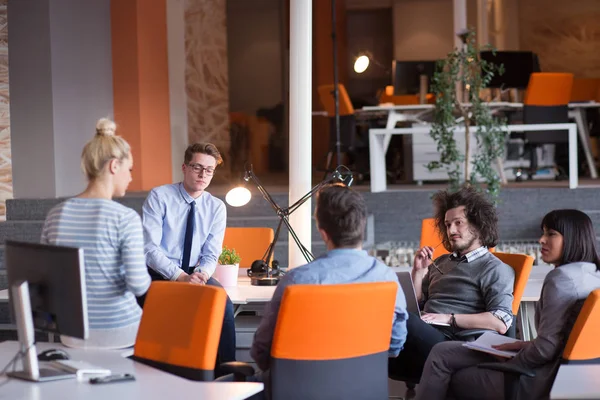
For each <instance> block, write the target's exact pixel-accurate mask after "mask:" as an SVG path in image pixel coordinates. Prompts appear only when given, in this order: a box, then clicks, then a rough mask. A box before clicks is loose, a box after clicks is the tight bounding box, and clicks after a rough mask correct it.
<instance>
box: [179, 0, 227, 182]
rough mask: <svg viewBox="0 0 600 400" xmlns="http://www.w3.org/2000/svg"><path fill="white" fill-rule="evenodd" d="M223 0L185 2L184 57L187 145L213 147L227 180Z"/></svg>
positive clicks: (224, 12)
mask: <svg viewBox="0 0 600 400" xmlns="http://www.w3.org/2000/svg"><path fill="white" fill-rule="evenodd" d="M226 17H227V14H226V0H186V3H185V53H186V70H185V80H186V93H187V112H188V133H189V136H188V137H189V141H190V143H193V142H198V141H202V142H211V143H213V144H215V145H216V146H217V147H218V148H219V150H220V151H221V154H222V155H223V158H224V159H225V162H226V163H225V166H227V167H226V168H223V170H222V171H224V172H226V173H224V174H219V175H215V178H216V179H219V177H220V178H227V177H228V171H229V165H230V164H231V163H229V162H228V158H229V157H228V155H229V148H230V143H231V141H230V137H229V85H228V70H227V27H226Z"/></svg>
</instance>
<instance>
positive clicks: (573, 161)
mask: <svg viewBox="0 0 600 400" xmlns="http://www.w3.org/2000/svg"><path fill="white" fill-rule="evenodd" d="M576 130H577V128H575V127H571V128H569V189H576V188H577V180H578V177H577V175H578V171H577V132H575V131H576Z"/></svg>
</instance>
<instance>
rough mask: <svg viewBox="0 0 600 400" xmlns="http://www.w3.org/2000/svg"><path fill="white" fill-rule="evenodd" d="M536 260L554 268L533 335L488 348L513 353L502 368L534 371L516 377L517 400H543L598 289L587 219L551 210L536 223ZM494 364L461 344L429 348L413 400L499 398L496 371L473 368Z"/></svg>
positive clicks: (598, 267)
mask: <svg viewBox="0 0 600 400" xmlns="http://www.w3.org/2000/svg"><path fill="white" fill-rule="evenodd" d="M541 228H542V236H541V237H540V241H539V242H540V245H541V247H542V260H544V262H545V263H546V264H552V265H554V266H555V268H554V269H553V270H552V271H550V272H549V273H548V275H546V278H545V279H544V283H543V285H542V292H541V294H540V300H539V301H538V303H537V305H536V312H535V326H536V328H537V337H536V338H535V339H533V340H530V341H518V342H514V343H506V344H503V345H498V346H494V347H495V348H496V349H498V350H511V351H516V352H517V354H516V356H515V357H513V358H512V359H510V360H508V361H506V363H508V364H514V365H515V366H519V367H523V368H525V369H531V370H534V371H535V374H536V376H535V377H534V378H527V377H522V378H521V380H520V385H521V386H520V391H519V399H521V398H523V399H532V400H533V399H547V398H548V397H549V395H550V388H551V387H552V382H554V377H555V376H556V373H557V371H558V367H559V363H560V356H561V354H562V352H563V349H564V347H565V344H566V341H567V338H568V337H569V334H570V333H571V330H572V329H573V324H574V323H575V320H576V319H577V316H578V315H579V311H580V310H581V307H582V306H583V303H584V301H585V299H586V298H587V297H588V295H589V294H590V293H591V292H592V291H593V290H595V289H598V288H600V259H599V258H598V252H597V250H596V233H595V232H594V226H593V224H592V221H591V220H590V217H588V216H587V215H586V214H585V213H583V212H581V211H579V210H554V211H551V212H549V213H548V214H546V216H545V217H544V219H543V220H542V223H541ZM494 361H498V360H497V359H496V358H495V357H494V356H492V355H489V354H486V353H482V352H478V351H475V350H470V349H467V348H466V347H463V346H462V343H461V342H456V341H455V342H445V343H439V344H437V345H435V347H434V348H433V350H432V351H431V353H429V357H428V358H427V362H426V363H425V368H424V370H423V375H422V377H421V383H420V384H419V386H418V388H417V397H416V399H417V400H421V399H426V400H436V399H446V398H447V397H451V398H453V399H478V400H492V399H494V400H496V399H497V400H501V399H504V375H503V373H502V372H499V371H493V370H489V369H481V368H478V367H477V364H479V363H484V362H494Z"/></svg>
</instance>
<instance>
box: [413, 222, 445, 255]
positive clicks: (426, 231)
mask: <svg viewBox="0 0 600 400" xmlns="http://www.w3.org/2000/svg"><path fill="white" fill-rule="evenodd" d="M441 243H442V236H441V234H440V232H438V230H437V227H436V226H435V218H425V219H424V220H423V221H422V222H421V242H420V243H419V248H421V247H424V246H430V247H433V248H434V249H435V250H434V251H433V259H434V260H435V259H436V258H438V257H439V256H443V255H444V254H448V253H449V251H448V250H446V248H445V247H444V245H443V244H441Z"/></svg>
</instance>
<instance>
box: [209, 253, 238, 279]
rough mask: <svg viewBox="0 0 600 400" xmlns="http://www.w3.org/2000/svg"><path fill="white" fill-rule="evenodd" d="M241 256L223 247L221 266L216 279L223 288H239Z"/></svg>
mask: <svg viewBox="0 0 600 400" xmlns="http://www.w3.org/2000/svg"><path fill="white" fill-rule="evenodd" d="M240 260H241V257H240V255H239V254H238V253H237V252H236V251H235V249H229V248H227V246H223V250H222V251H221V255H220V256H219V264H218V265H217V269H216V270H215V274H216V278H217V280H218V281H219V282H220V283H221V285H223V286H237V277H238V270H239V267H240Z"/></svg>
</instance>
